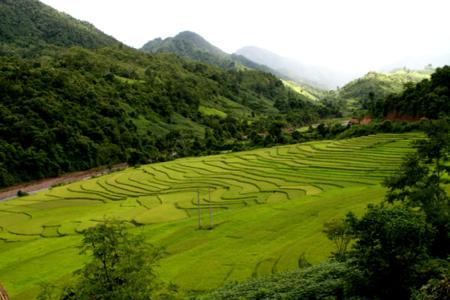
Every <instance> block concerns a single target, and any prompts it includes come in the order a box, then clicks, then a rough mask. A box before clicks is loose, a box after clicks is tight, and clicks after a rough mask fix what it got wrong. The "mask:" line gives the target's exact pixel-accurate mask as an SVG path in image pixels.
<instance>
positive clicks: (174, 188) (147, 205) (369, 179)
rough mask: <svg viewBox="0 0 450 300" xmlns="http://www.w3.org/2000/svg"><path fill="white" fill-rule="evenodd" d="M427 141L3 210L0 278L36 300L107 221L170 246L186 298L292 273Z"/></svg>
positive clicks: (222, 164)
mask: <svg viewBox="0 0 450 300" xmlns="http://www.w3.org/2000/svg"><path fill="white" fill-rule="evenodd" d="M420 137H421V135H419V134H401V135H395V134H380V135H376V136H375V135H372V136H367V137H360V138H352V139H348V140H340V141H321V142H310V143H303V144H296V145H288V146H282V147H274V148H265V149H258V150H253V151H246V152H239V153H230V154H222V155H215V156H206V157H199V158H184V159H179V160H175V161H172V162H165V163H157V164H150V165H143V166H140V167H137V168H129V169H127V170H124V171H121V172H116V173H112V174H109V175H105V176H102V177H97V178H92V179H90V180H85V181H80V182H74V183H72V184H69V185H66V186H59V187H53V188H52V189H50V190H48V191H42V192H40V193H38V194H36V195H32V196H28V197H22V198H18V199H14V200H9V201H7V202H3V203H0V229H1V230H0V262H1V264H0V281H1V282H2V283H4V284H5V286H6V288H7V290H8V292H9V293H10V294H11V296H12V297H13V300H16V299H17V300H21V299H31V298H32V297H33V296H34V295H36V293H37V291H38V289H39V287H38V285H37V283H39V282H43V281H44V282H49V283H58V282H61V280H63V281H64V279H65V278H67V276H68V275H69V274H70V273H71V272H73V271H74V270H76V269H78V268H80V267H81V266H82V264H83V262H84V259H83V258H82V257H81V256H79V254H78V253H79V248H77V245H79V243H80V240H81V238H82V236H81V234H80V232H81V231H82V230H83V229H86V228H88V227H91V226H93V225H95V224H97V221H98V220H100V219H102V218H105V217H110V218H115V219H118V220H125V221H128V224H130V232H133V233H137V232H139V233H142V234H144V235H145V237H146V238H147V240H148V241H150V242H152V243H154V244H156V245H159V246H164V247H165V250H166V252H167V255H166V256H165V257H164V259H163V260H162V261H161V268H159V269H158V275H159V276H161V277H162V278H163V279H164V280H167V281H170V282H173V283H175V284H177V285H178V286H179V288H180V290H182V291H185V290H197V291H198V290H206V289H211V288H216V287H219V286H223V285H224V284H226V283H228V282H232V281H242V280H245V279H247V278H249V277H260V276H264V275H269V274H272V273H276V272H280V271H283V270H293V269H296V268H297V267H298V262H299V258H301V257H305V258H306V259H307V260H308V261H310V262H311V263H314V264H316V263H319V262H321V261H323V260H324V259H326V258H327V257H328V256H329V254H330V252H331V251H332V250H333V248H334V246H333V243H332V242H331V241H328V240H327V238H326V236H325V235H324V234H323V233H322V226H323V223H324V222H326V221H329V220H330V219H332V218H339V217H341V216H344V215H345V214H346V213H347V212H348V211H349V210H352V211H353V212H355V213H357V214H361V213H362V212H363V211H364V210H365V206H366V204H367V203H369V202H378V201H381V200H382V199H383V196H384V193H385V189H384V188H383V187H381V186H380V185H379V183H380V182H381V181H382V180H383V178H384V177H385V176H388V175H390V174H392V173H393V172H395V171H396V170H397V169H398V166H399V164H400V162H401V159H402V157H403V156H405V155H406V154H407V153H411V151H412V148H411V146H410V143H411V142H412V141H413V140H415V139H417V138H420ZM208 190H211V200H210V199H209V192H208ZM197 191H199V192H200V199H199V202H200V203H199V204H198V203H197V202H196V200H195V199H197ZM343 195H345V197H343ZM210 208H212V209H213V214H214V219H213V222H214V225H215V227H214V229H213V230H198V229H197V228H198V219H197V216H198V210H199V209H201V213H202V221H203V226H204V228H208V226H209V224H210V218H209V211H210ZM2 240H3V241H5V242H2ZM55 261H57V262H58V263H57V264H56V263H55ZM194 269H195V270H197V271H196V272H192V270H194Z"/></svg>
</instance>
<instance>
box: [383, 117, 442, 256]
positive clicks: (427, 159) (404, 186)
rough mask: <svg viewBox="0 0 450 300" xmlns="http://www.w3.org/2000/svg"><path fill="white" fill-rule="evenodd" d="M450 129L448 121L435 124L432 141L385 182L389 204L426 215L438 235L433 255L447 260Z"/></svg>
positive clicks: (430, 130) (424, 143) (430, 135)
mask: <svg viewBox="0 0 450 300" xmlns="http://www.w3.org/2000/svg"><path fill="white" fill-rule="evenodd" d="M448 127H449V126H448V122H447V121H436V122H433V123H431V124H430V125H429V127H428V128H427V131H426V133H427V136H428V139H424V140H421V141H419V142H417V144H416V146H417V153H416V154H414V155H410V156H409V157H407V159H406V160H405V161H404V163H403V164H402V166H401V168H400V172H399V173H398V174H397V175H395V176H392V177H390V178H388V179H386V180H385V182H384V185H385V186H386V187H387V188H388V192H387V195H386V200H387V201H388V202H390V203H394V202H403V203H405V204H406V205H407V206H408V207H411V208H416V207H418V208H420V209H421V210H422V211H423V212H424V213H425V215H426V217H427V222H429V223H430V224H431V225H433V227H434V228H435V229H436V231H437V234H436V238H435V239H434V241H433V246H432V254H433V255H435V256H438V257H440V258H446V257H447V255H448V245H450V237H449V233H450V200H449V197H448V196H447V193H446V192H445V190H444V189H443V187H442V186H441V183H442V177H443V175H444V173H447V174H448V173H449V168H448V167H447V166H446V165H445V164H444V163H445V162H446V161H447V160H448V152H449V147H450V138H449V136H448Z"/></svg>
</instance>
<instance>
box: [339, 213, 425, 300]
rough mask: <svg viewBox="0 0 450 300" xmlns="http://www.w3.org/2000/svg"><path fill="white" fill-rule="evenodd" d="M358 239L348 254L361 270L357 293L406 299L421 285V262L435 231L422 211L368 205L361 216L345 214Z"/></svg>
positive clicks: (379, 297)
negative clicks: (412, 290) (357, 217)
mask: <svg viewBox="0 0 450 300" xmlns="http://www.w3.org/2000/svg"><path fill="white" fill-rule="evenodd" d="M346 221H347V223H349V224H350V226H351V229H352V231H353V233H354V234H355V236H356V238H357V241H356V244H355V245H354V247H353V250H352V252H351V254H350V256H351V257H352V259H353V260H352V263H353V264H354V265H355V266H356V267H357V269H358V270H360V272H361V277H360V278H359V280H356V282H355V283H354V285H355V289H356V290H357V293H358V294H360V295H363V296H366V297H368V298H375V299H388V298H391V299H392V298H393V299H409V297H410V294H411V289H412V288H414V287H416V288H417V287H420V282H421V281H420V279H419V277H420V274H419V267H420V264H421V263H423V262H425V261H426V260H427V259H428V254H429V250H428V249H429V247H430V245H431V241H432V238H433V234H434V231H433V229H432V227H431V226H430V225H429V224H428V223H427V222H426V217H425V215H424V214H423V213H421V212H416V211H413V210H411V209H410V208H408V207H403V206H398V207H383V206H375V205H370V206H369V207H368V211H367V213H366V214H365V215H364V216H363V217H362V218H361V219H360V220H358V219H356V218H355V217H354V216H353V215H351V214H350V215H349V216H348V217H347V220H346Z"/></svg>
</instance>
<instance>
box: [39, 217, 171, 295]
mask: <svg viewBox="0 0 450 300" xmlns="http://www.w3.org/2000/svg"><path fill="white" fill-rule="evenodd" d="M81 254H85V255H89V256H90V257H91V260H90V261H89V262H88V263H87V264H86V265H85V266H84V267H83V269H81V270H79V271H78V272H77V273H76V274H75V275H76V277H75V279H74V283H73V284H72V285H70V286H67V287H65V288H64V290H63V293H62V295H61V297H55V296H52V295H51V293H50V290H49V289H45V290H44V291H43V292H42V294H41V298H42V299H55V298H56V299H74V300H75V299H96V300H111V299H114V300H128V299H136V300H145V299H153V296H154V295H155V293H160V291H161V289H162V288H163V284H162V283H161V282H160V281H159V280H158V278H157V276H156V273H155V267H156V266H157V265H158V261H159V259H160V258H161V255H162V251H161V249H158V248H155V247H154V246H153V245H151V244H148V243H146V242H145V241H144V240H143V239H142V237H138V236H132V235H130V234H129V233H128V232H127V231H126V228H125V224H124V223H122V222H118V221H105V222H103V223H100V224H99V225H97V226H95V227H92V228H89V229H87V230H86V231H85V232H84V238H83V242H82V247H81Z"/></svg>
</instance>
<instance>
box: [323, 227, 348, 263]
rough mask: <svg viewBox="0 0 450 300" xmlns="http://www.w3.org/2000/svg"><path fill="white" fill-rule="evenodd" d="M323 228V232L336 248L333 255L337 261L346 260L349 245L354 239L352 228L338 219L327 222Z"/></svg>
mask: <svg viewBox="0 0 450 300" xmlns="http://www.w3.org/2000/svg"><path fill="white" fill-rule="evenodd" d="M323 227H324V228H323V232H324V233H325V235H326V236H327V238H328V239H329V240H331V241H332V242H333V243H334V244H335V246H336V251H335V252H334V253H333V255H334V256H335V258H336V259H337V260H344V259H345V256H346V253H347V248H348V245H349V244H350V241H351V240H352V239H353V237H354V236H353V233H352V231H351V230H350V227H349V226H348V224H346V223H345V222H344V221H343V220H336V219H333V220H331V221H328V222H325V224H324V226H323Z"/></svg>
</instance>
